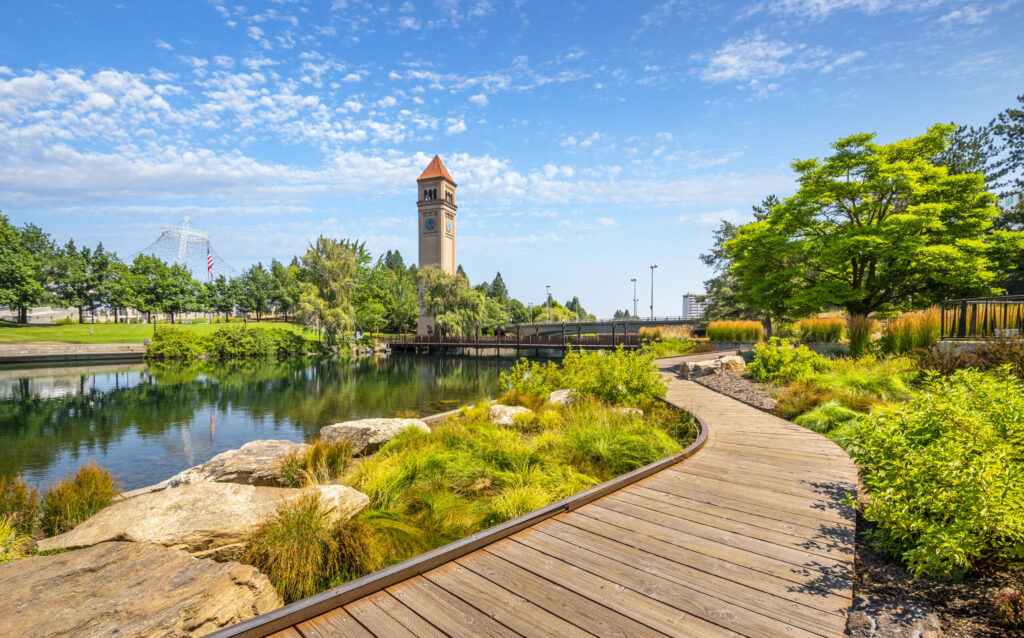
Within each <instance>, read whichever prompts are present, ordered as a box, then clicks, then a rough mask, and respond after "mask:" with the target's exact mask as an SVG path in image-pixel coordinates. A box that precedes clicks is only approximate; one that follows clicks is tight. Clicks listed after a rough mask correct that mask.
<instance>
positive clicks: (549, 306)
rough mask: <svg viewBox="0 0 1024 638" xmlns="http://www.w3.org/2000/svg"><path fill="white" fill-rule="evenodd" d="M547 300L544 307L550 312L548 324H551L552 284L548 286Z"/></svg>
mask: <svg viewBox="0 0 1024 638" xmlns="http://www.w3.org/2000/svg"><path fill="white" fill-rule="evenodd" d="M547 289H548V290H547V294H548V296H547V299H545V300H544V305H545V306H547V312H548V323H551V284H547Z"/></svg>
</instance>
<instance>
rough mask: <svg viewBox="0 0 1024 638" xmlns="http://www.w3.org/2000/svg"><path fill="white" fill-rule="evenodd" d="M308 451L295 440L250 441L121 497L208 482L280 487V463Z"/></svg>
mask: <svg viewBox="0 0 1024 638" xmlns="http://www.w3.org/2000/svg"><path fill="white" fill-rule="evenodd" d="M308 448H309V446H308V445H306V444H305V443H293V442H292V441H274V440H261V441H249V442H248V443H246V444H245V445H243V446H242V447H240V448H238V449H237V450H228V451H227V452H221V453H220V454H218V455H217V456H215V457H213V458H212V459H210V460H209V461H207V462H206V463H203V464H202V465H197V466H195V467H190V468H188V469H187V470H184V471H182V472H179V473H177V474H175V475H174V476H172V477H171V478H169V479H167V480H166V481H163V482H161V483H157V484H156V485H151V486H150V487H143V488H140V489H137V490H132V491H131V492H125V493H124V494H123V495H122V496H124V497H125V498H131V497H133V496H138V495H139V494H145V493H147V492H155V491H158V490H165V489H167V488H171V487H181V486H182V485H191V484H193V483H201V482H208V481H213V482H216V483H241V484H243V485H264V486H268V487H280V486H281V485H282V484H281V463H282V462H283V461H284V459H285V458H287V457H288V456H290V455H292V454H300V453H302V452H304V451H306V450H307V449H308Z"/></svg>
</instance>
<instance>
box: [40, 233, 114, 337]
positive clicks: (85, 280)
mask: <svg viewBox="0 0 1024 638" xmlns="http://www.w3.org/2000/svg"><path fill="white" fill-rule="evenodd" d="M115 262H118V259H117V256H116V255H114V254H112V253H108V252H107V251H106V250H104V249H103V244H102V243H100V244H99V245H97V246H96V250H90V249H89V248H88V247H86V246H83V247H82V248H80V249H79V248H77V247H76V246H75V242H74V240H69V241H68V243H67V244H65V245H64V247H63V248H61V249H60V250H59V251H58V252H57V259H56V268H55V273H54V283H53V288H54V292H55V295H56V298H57V300H59V301H60V302H61V303H63V304H64V305H65V306H68V307H72V308H77V309H78V323H84V321H85V312H86V311H89V312H90V313H92V312H94V311H95V310H96V309H97V308H98V307H100V306H101V305H103V304H104V302H105V300H104V288H103V284H104V282H105V281H107V280H108V279H109V278H110V276H111V269H112V266H113V264H114V263H115Z"/></svg>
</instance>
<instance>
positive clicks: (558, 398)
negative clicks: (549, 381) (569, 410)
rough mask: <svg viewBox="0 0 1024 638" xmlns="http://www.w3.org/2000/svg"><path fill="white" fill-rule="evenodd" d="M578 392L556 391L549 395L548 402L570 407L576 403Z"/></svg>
mask: <svg viewBox="0 0 1024 638" xmlns="http://www.w3.org/2000/svg"><path fill="white" fill-rule="evenodd" d="M576 396H577V394H576V391H575V390H572V389H567V390H555V391H554V392H552V393H551V394H549V395H548V401H549V402H551V403H554V404H555V405H570V404H572V403H573V402H575V401H576Z"/></svg>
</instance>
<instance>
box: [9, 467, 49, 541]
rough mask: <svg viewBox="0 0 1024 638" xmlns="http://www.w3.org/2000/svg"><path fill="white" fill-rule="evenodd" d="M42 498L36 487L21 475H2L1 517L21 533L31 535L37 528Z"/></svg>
mask: <svg viewBox="0 0 1024 638" xmlns="http://www.w3.org/2000/svg"><path fill="white" fill-rule="evenodd" d="M40 503H41V499H40V497H39V492H38V491H36V488H34V487H32V486H31V485H29V484H28V482H27V481H25V479H23V478H22V477H20V476H14V475H10V476H0V517H4V519H5V520H6V521H7V522H8V523H9V524H10V525H12V526H13V527H14V529H15V530H17V531H18V532H19V533H22V534H29V535H31V534H32V533H33V532H34V531H35V529H36V521H37V520H38V518H39V505H40Z"/></svg>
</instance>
